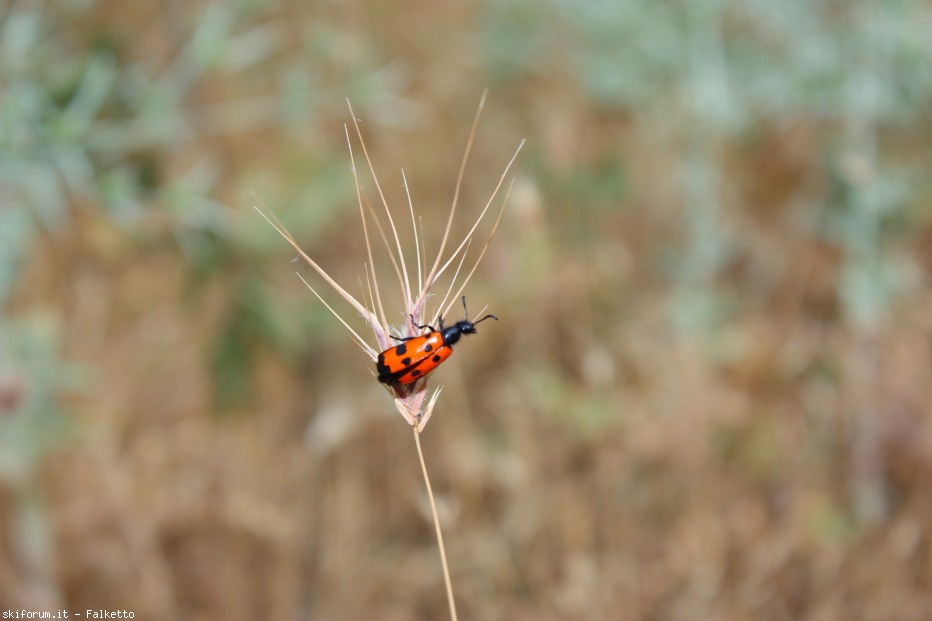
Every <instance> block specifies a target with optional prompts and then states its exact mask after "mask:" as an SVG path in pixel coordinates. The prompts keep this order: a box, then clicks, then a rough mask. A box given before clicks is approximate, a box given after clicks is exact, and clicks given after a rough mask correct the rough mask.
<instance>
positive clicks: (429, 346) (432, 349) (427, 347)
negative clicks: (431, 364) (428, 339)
mask: <svg viewBox="0 0 932 621" xmlns="http://www.w3.org/2000/svg"><path fill="white" fill-rule="evenodd" d="M424 351H434V346H433V345H431V344H430V343H426V344H425V345H424Z"/></svg>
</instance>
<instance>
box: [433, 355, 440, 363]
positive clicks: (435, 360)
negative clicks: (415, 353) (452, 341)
mask: <svg viewBox="0 0 932 621" xmlns="http://www.w3.org/2000/svg"><path fill="white" fill-rule="evenodd" d="M434 362H440V354H434Z"/></svg>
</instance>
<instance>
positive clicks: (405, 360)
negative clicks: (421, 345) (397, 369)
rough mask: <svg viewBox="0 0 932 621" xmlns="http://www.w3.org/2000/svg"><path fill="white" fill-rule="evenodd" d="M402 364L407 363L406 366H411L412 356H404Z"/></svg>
mask: <svg viewBox="0 0 932 621" xmlns="http://www.w3.org/2000/svg"><path fill="white" fill-rule="evenodd" d="M401 364H403V365H405V366H406V367H410V366H411V358H402V359H401Z"/></svg>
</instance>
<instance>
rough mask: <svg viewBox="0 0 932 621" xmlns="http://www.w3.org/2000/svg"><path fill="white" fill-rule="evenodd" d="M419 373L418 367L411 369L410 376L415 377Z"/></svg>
mask: <svg viewBox="0 0 932 621" xmlns="http://www.w3.org/2000/svg"><path fill="white" fill-rule="evenodd" d="M420 374H421V370H420V369H414V370H413V371H411V377H417V376H418V375H420Z"/></svg>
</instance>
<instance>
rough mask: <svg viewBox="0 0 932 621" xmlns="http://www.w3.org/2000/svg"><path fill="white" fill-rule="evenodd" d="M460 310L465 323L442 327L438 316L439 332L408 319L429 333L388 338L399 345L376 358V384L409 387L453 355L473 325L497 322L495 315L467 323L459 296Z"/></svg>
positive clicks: (473, 331) (473, 330) (464, 308)
mask: <svg viewBox="0 0 932 621" xmlns="http://www.w3.org/2000/svg"><path fill="white" fill-rule="evenodd" d="M463 310H464V311H465V312H466V319H464V320H462V321H457V322H456V323H455V324H453V325H452V326H446V327H445V326H444V325H443V315H441V316H440V319H439V321H440V329H439V330H437V329H435V328H434V327H433V326H431V325H424V326H419V325H417V322H415V321H414V317H413V316H412V317H411V323H413V324H414V326H415V327H416V328H417V329H418V330H423V329H425V328H427V329H429V330H430V332H428V333H426V334H421V335H418V336H407V337H399V336H392V338H393V339H395V340H396V341H400V344H398V345H395V346H394V347H389V348H388V349H386V350H385V351H383V352H382V353H381V354H379V358H378V360H377V361H376V363H375V370H376V371H378V373H379V381H380V382H381V383H383V384H387V385H388V386H401V385H404V384H413V383H414V382H416V381H417V380H419V379H421V378H422V377H424V376H425V375H427V374H428V373H430V372H431V371H433V370H434V369H436V368H437V367H438V366H440V364H441V363H442V362H443V361H444V360H446V359H447V358H449V357H450V356H451V355H453V345H455V344H456V343H457V342H458V341H459V340H460V337H461V336H462V335H464V334H475V333H476V325H478V324H480V323H482V322H483V321H485V320H486V319H494V320H496V321H498V317H496V316H495V315H486V316H485V317H483V318H482V319H480V320H478V321H469V311H467V310H466V296H465V295H464V296H463Z"/></svg>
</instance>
